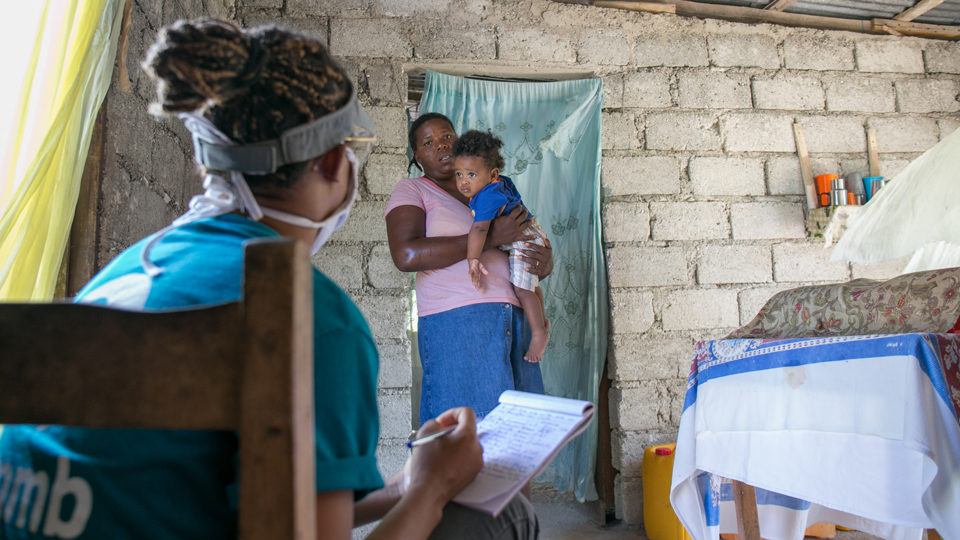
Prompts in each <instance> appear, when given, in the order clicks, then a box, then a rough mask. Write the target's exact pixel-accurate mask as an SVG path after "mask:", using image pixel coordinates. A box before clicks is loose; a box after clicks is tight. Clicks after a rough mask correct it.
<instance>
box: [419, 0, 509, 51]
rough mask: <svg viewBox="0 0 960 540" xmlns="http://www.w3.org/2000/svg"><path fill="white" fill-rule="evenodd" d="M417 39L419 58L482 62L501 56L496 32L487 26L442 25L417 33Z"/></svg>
mask: <svg viewBox="0 0 960 540" xmlns="http://www.w3.org/2000/svg"><path fill="white" fill-rule="evenodd" d="M444 1H449V0H444ZM414 40H415V41H414V43H413V52H414V54H415V55H416V57H417V58H428V59H434V58H436V59H449V58H457V59H466V60H481V59H493V58H496V57H497V35H496V32H495V31H494V29H493V27H490V26H486V25H481V24H475V25H470V26H469V27H456V26H450V25H447V24H439V23H438V24H437V25H436V26H435V27H433V28H432V29H431V30H430V31H426V32H422V33H416V34H415V37H414Z"/></svg>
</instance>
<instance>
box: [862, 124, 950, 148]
mask: <svg viewBox="0 0 960 540" xmlns="http://www.w3.org/2000/svg"><path fill="white" fill-rule="evenodd" d="M870 125H871V126H873V128H874V129H875V130H876V132H877V149H878V150H879V151H880V152H924V151H926V150H927V149H928V148H930V147H931V146H933V145H935V144H937V142H938V141H939V134H940V129H939V127H938V126H937V121H936V120H934V119H932V118H909V119H908V118H903V117H894V118H871V119H870Z"/></svg>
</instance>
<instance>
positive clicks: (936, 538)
mask: <svg viewBox="0 0 960 540" xmlns="http://www.w3.org/2000/svg"><path fill="white" fill-rule="evenodd" d="M927 540H943V537H942V536H940V535H939V534H937V531H935V530H933V529H927Z"/></svg>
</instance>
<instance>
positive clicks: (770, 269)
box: [98, 0, 960, 523]
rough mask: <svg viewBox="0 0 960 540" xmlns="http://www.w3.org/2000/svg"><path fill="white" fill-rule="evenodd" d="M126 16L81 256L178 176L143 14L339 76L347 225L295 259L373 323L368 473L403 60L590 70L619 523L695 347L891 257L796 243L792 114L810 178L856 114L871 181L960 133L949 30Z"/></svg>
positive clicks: (549, 17)
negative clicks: (366, 127) (244, 40)
mask: <svg viewBox="0 0 960 540" xmlns="http://www.w3.org/2000/svg"><path fill="white" fill-rule="evenodd" d="M134 9H135V17H134V22H133V26H132V30H131V42H130V43H131V46H130V51H129V55H128V57H127V63H128V65H129V66H130V67H131V70H130V74H131V79H132V82H133V86H134V91H133V92H132V93H129V94H125V93H122V92H120V91H118V90H117V89H116V88H114V89H112V90H111V92H110V94H109V97H108V102H107V121H108V131H107V153H106V160H105V161H106V168H105V172H104V177H103V182H102V187H103V190H102V196H101V201H100V207H101V208H100V210H101V212H100V218H101V219H100V231H99V248H98V257H99V258H98V261H99V264H100V265H101V266H102V265H103V264H105V263H106V262H108V261H109V259H110V258H112V257H113V256H114V255H116V253H118V252H119V251H120V250H121V249H123V248H124V247H126V246H127V245H129V244H131V243H132V242H134V241H136V240H137V239H138V238H140V237H142V236H144V235H146V234H148V233H150V232H152V231H154V230H156V229H159V228H160V227H162V226H163V225H165V224H167V223H168V222H169V221H170V220H171V219H172V218H173V217H175V216H176V215H177V214H179V213H181V212H182V211H183V209H184V208H185V207H186V204H187V201H188V200H189V197H190V196H191V195H192V194H193V193H195V192H196V191H198V190H199V182H198V179H197V177H196V175H195V173H194V166H193V164H192V161H191V158H190V157H189V156H190V144H189V139H188V137H187V136H186V134H185V132H184V130H183V129H182V128H181V127H180V126H179V125H178V123H177V122H175V121H173V122H170V121H167V122H160V123H158V122H156V121H155V120H153V119H151V118H149V117H148V115H147V113H146V106H147V103H148V101H149V100H150V98H151V96H152V92H153V89H152V87H151V86H150V85H149V84H148V81H147V80H146V78H145V77H144V76H143V75H141V73H140V72H139V70H137V69H134V67H135V66H136V65H137V64H138V63H139V61H140V60H141V59H142V58H143V54H144V52H145V49H146V47H148V46H149V44H150V43H151V42H152V40H153V37H154V35H155V33H156V31H157V29H159V28H160V27H161V26H163V25H164V24H166V23H169V22H171V21H173V20H176V19H178V18H192V17H197V16H201V15H206V14H212V15H216V16H220V17H224V18H227V19H231V20H234V21H237V22H240V23H243V24H247V25H253V24H260V23H264V22H277V23H279V24H282V25H286V26H288V27H291V28H294V29H298V30H302V31H306V32H310V33H313V34H314V35H317V36H319V37H320V38H321V39H324V40H326V42H327V43H328V44H329V46H330V48H331V50H332V52H333V53H334V54H335V55H336V56H338V57H339V58H340V59H341V60H342V62H343V63H344V65H345V66H346V67H347V69H348V70H349V71H350V73H351V76H352V77H353V78H354V80H355V81H356V82H357V86H358V88H359V89H360V95H361V99H362V101H363V102H364V104H365V105H366V107H367V109H368V111H369V112H370V115H371V117H372V118H373V120H374V122H375V123H376V124H377V126H378V129H379V131H380V135H381V139H382V143H381V145H380V146H379V147H378V148H377V149H376V153H375V154H374V155H373V156H372V158H371V159H370V161H369V162H368V164H367V166H366V168H365V171H364V174H363V178H362V187H361V199H360V201H359V202H358V203H357V206H356V208H355V210H354V212H353V214H352V216H351V219H350V221H349V222H348V224H347V226H346V227H344V229H343V230H342V231H340V232H338V233H337V234H336V235H335V236H334V237H333V240H332V241H331V243H330V245H329V246H328V247H326V248H325V249H324V250H323V252H322V254H321V255H320V257H319V258H318V259H317V264H318V265H319V267H320V268H321V269H323V270H324V271H325V272H327V273H328V274H329V275H330V276H331V277H332V278H333V279H335V280H336V281H337V282H338V283H340V284H341V285H342V286H343V287H344V288H345V289H346V290H347V291H348V292H349V293H350V294H351V295H352V296H353V298H355V299H356V301H357V303H358V305H359V306H360V309H361V310H363V312H364V314H365V315H366V316H367V317H368V319H369V320H370V324H371V328H372V329H373V331H374V333H375V334H376V337H377V343H378V345H379V347H380V352H381V355H382V360H383V364H382V367H381V376H380V387H381V389H380V404H381V408H382V426H383V441H382V443H383V444H382V445H381V452H380V453H381V458H382V462H383V467H384V471H385V472H393V471H395V470H397V469H398V468H399V465H400V464H401V463H402V460H403V457H404V452H403V451H402V445H400V444H399V443H400V439H401V438H402V437H405V436H406V434H407V430H408V429H409V427H410V424H411V419H412V415H411V411H410V393H411V366H410V354H411V343H410V341H409V339H408V337H407V323H408V320H407V311H408V298H409V290H410V287H411V283H412V281H411V277H410V276H405V275H402V274H400V273H399V272H397V271H396V270H395V269H394V267H393V265H392V262H391V261H390V258H389V253H388V250H387V247H386V234H385V227H384V223H383V219H382V217H381V216H382V209H383V205H384V203H385V201H386V199H387V197H388V196H389V193H390V191H391V190H392V187H393V184H394V183H395V182H396V180H397V179H399V178H401V177H403V176H405V165H406V162H405V157H404V152H405V145H406V138H405V129H406V121H405V116H404V109H403V105H404V100H405V99H406V94H405V92H406V90H405V89H406V84H407V81H406V75H405V71H404V70H405V69H407V68H409V67H410V66H411V65H412V64H418V65H434V66H438V67H439V68H440V69H441V70H442V69H443V67H442V66H444V65H448V66H449V65H451V64H456V65H458V66H463V65H471V66H475V68H474V69H475V71H478V72H489V73H498V72H499V71H500V70H502V69H505V68H509V69H510V70H511V71H512V72H514V73H517V72H521V73H522V72H524V70H530V71H531V72H532V71H535V70H540V71H544V70H546V71H550V70H555V71H569V70H574V71H578V72H581V73H592V74H595V75H596V76H599V77H602V78H603V80H604V85H605V88H604V92H605V93H604V96H605V102H604V103H605V105H604V111H603V118H602V120H603V128H604V129H603V140H602V144H603V165H602V175H603V180H602V182H603V186H602V187H603V196H604V224H605V233H604V234H605V242H606V255H607V265H608V271H609V285H610V306H611V317H612V325H611V336H610V353H609V358H608V366H609V374H610V377H611V379H612V380H613V389H612V391H611V395H610V405H611V413H612V414H611V416H612V423H613V425H612V428H613V441H614V457H613V461H614V466H615V467H616V469H617V470H618V471H619V476H618V480H617V497H618V511H619V513H620V515H621V517H623V518H624V519H625V520H626V521H628V522H630V523H640V522H641V521H642V493H641V491H640V481H641V478H640V466H639V465H640V460H641V457H642V453H643V449H644V447H646V446H647V445H649V444H653V443H656V442H660V441H668V440H673V439H674V437H675V433H676V428H677V424H678V422H679V416H680V405H681V403H682V396H683V392H684V385H685V376H686V374H687V371H688V368H689V357H690V353H691V349H692V346H693V343H694V341H695V340H698V339H705V338H715V337H720V336H723V335H724V334H726V333H727V332H729V331H730V330H732V329H733V328H735V327H737V326H739V325H741V324H743V323H745V322H747V321H749V320H750V319H751V318H752V317H753V315H754V314H755V313H756V312H757V310H758V309H759V307H760V306H761V305H762V304H763V302H764V301H766V299H768V298H769V297H770V296H771V295H773V294H775V293H776V292H778V291H780V290H783V289H786V288H790V287H794V286H797V285H802V284H807V283H818V282H830V281H843V280H847V279H850V278H852V277H874V278H882V277H887V276H890V275H893V274H896V273H897V272H898V271H899V269H900V268H902V265H903V263H902V262H895V263H890V264H886V265H881V266H877V267H860V266H856V265H855V266H853V268H851V267H850V265H847V264H845V263H833V262H830V261H829V260H828V257H827V252H825V251H824V250H823V249H821V248H820V246H819V245H818V243H817V242H815V241H812V240H809V239H808V238H807V237H806V233H805V231H804V227H803V198H802V187H801V183H800V179H799V165H798V161H797V158H796V154H795V150H796V149H795V145H794V139H793V131H792V124H793V122H794V121H797V122H800V123H801V125H803V127H804V130H805V132H806V138H807V141H808V145H809V148H810V151H811V153H812V157H813V166H814V172H815V173H821V172H850V171H862V170H865V169H866V156H865V149H866V142H865V141H866V139H865V136H864V128H865V127H867V126H871V127H873V128H875V129H876V132H877V138H878V142H879V148H880V164H881V172H882V173H883V174H885V175H888V176H889V175H893V174H895V173H896V172H898V171H899V170H900V169H902V168H903V167H904V166H905V165H906V164H907V163H908V162H909V161H910V160H911V159H913V158H915V157H916V156H918V155H919V153H921V152H923V151H924V150H926V149H927V148H929V147H930V146H932V145H933V144H935V143H936V142H937V141H938V140H940V139H941V138H943V137H944V136H946V135H947V134H949V133H950V132H951V131H952V130H953V129H956V128H957V127H958V126H960V117H958V114H957V111H958V109H960V104H958V102H957V94H958V91H960V88H958V85H960V60H958V58H960V46H958V45H957V44H955V43H947V42H940V41H930V40H920V39H912V38H898V37H884V36H870V35H862V34H852V33H840V32H825V31H817V30H809V29H796V28H786V27H777V26H771V25H747V24H735V23H727V22H720V21H703V20H694V19H683V18H678V17H674V16H670V15H646V14H637V13H630V12H624V11H618V10H611V9H600V8H590V7H585V6H575V5H566V4H559V3H555V2H551V1H548V0H429V1H426V2H424V1H415V0H214V1H207V2H201V1H199V0H190V1H186V2H184V1H173V0H157V1H156V2H146V3H142V2H141V3H135V8H134Z"/></svg>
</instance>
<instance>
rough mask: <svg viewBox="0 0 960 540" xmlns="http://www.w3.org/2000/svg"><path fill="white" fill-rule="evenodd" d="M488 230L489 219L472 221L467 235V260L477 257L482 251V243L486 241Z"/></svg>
mask: <svg viewBox="0 0 960 540" xmlns="http://www.w3.org/2000/svg"><path fill="white" fill-rule="evenodd" d="M488 232H490V220H487V221H474V222H473V226H471V227H470V233H469V234H468V235H467V260H468V261H469V260H470V259H479V258H480V254H481V253H483V245H484V244H485V243H486V242H487V233H488Z"/></svg>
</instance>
